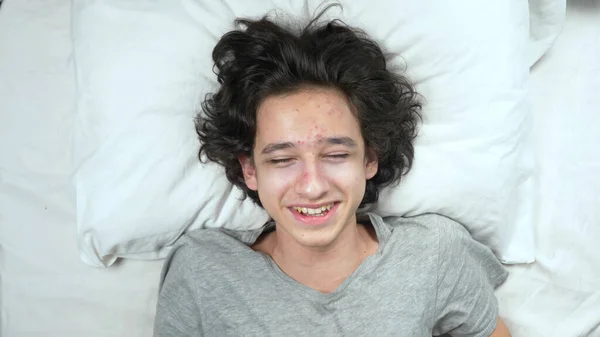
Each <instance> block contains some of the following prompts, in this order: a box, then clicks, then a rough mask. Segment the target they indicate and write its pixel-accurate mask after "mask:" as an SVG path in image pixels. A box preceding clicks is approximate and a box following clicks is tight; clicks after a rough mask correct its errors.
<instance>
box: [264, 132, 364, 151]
mask: <svg viewBox="0 0 600 337" xmlns="http://www.w3.org/2000/svg"><path fill="white" fill-rule="evenodd" d="M326 145H342V146H345V147H349V148H355V147H358V141H357V140H355V139H353V138H352V137H349V136H333V137H317V138H315V139H313V140H301V139H298V140H282V141H275V142H270V143H268V144H265V146H264V147H263V148H262V149H258V150H259V151H261V153H262V154H269V153H273V152H276V151H279V150H284V149H289V148H295V147H314V146H326Z"/></svg>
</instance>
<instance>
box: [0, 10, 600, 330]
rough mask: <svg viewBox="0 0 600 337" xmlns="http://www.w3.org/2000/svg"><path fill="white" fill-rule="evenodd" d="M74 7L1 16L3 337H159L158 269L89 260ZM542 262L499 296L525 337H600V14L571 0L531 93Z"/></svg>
mask: <svg viewBox="0 0 600 337" xmlns="http://www.w3.org/2000/svg"><path fill="white" fill-rule="evenodd" d="M71 5H72V4H71V2H70V1H67V0H53V1H42V0H31V1H18V0H12V1H11V0H7V1H4V3H2V5H1V7H0V335H1V336H6V337H38V336H39V337H42V336H44V337H71V336H72V337H79V336H89V337H96V336H97V337H112V336H114V337H117V336H131V337H135V336H140V337H148V336H151V335H152V325H153V315H154V310H155V305H156V294H157V287H158V276H159V273H160V268H161V265H162V261H161V260H145V261H138V260H132V259H124V260H119V261H117V262H116V263H115V264H114V265H112V266H111V267H110V268H92V267H89V266H87V265H85V264H84V263H82V262H81V260H80V256H79V247H78V243H77V227H76V195H75V190H74V187H73V185H72V175H73V169H72V168H73V163H72V161H73V158H72V153H71V138H72V127H73V124H74V113H75V95H76V85H75V82H74V78H75V74H74V68H73V55H72V45H71V39H70V38H71V36H70V34H71V25H70V24H71ZM529 90H530V101H531V109H532V111H533V117H534V141H535V142H534V143H535V147H536V152H537V155H538V162H539V163H538V176H537V179H538V183H539V189H538V191H537V202H538V213H537V218H536V223H535V239H536V242H537V249H536V252H535V255H536V262H535V263H532V264H523V265H510V266H508V267H507V268H508V269H509V270H510V272H511V276H510V278H509V279H508V281H507V282H506V283H505V284H504V285H503V286H502V287H501V288H499V289H498V291H497V295H498V298H499V302H500V309H501V316H502V317H503V318H504V319H505V321H506V323H507V325H508V326H509V328H510V329H511V331H512V333H513V336H515V337H532V336H533V337H535V336H560V337H570V336H573V337H575V336H600V254H598V253H597V244H596V242H597V241H598V240H599V239H600V208H599V207H598V204H599V203H600V177H598V175H597V171H598V169H600V150H599V149H598V147H597V144H598V143H600V133H598V132H597V130H596V125H598V124H600V115H599V114H598V113H597V112H598V106H600V95H598V93H599V92H600V2H598V1H571V2H569V4H568V7H567V20H566V23H565V26H564V29H563V32H562V34H561V35H560V36H559V38H558V39H557V40H556V42H555V43H554V45H553V46H552V48H551V49H550V50H549V52H548V53H546V55H545V56H544V57H543V58H542V59H541V60H540V61H539V62H538V63H537V64H536V65H535V66H534V67H533V68H532V74H531V78H530V81H529Z"/></svg>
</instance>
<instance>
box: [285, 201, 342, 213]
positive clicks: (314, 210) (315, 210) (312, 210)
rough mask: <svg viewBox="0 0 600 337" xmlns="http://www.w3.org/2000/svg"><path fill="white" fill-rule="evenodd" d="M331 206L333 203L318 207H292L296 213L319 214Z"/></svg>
mask: <svg viewBox="0 0 600 337" xmlns="http://www.w3.org/2000/svg"><path fill="white" fill-rule="evenodd" d="M331 207H333V203H331V204H329V205H325V206H322V207H319V208H306V207H294V209H296V211H298V213H302V214H307V215H319V214H321V213H326V212H327V211H329V210H330V209H331Z"/></svg>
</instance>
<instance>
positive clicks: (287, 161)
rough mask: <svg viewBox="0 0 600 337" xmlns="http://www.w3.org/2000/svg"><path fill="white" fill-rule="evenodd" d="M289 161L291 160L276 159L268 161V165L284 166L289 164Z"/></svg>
mask: <svg viewBox="0 0 600 337" xmlns="http://www.w3.org/2000/svg"><path fill="white" fill-rule="evenodd" d="M291 160H292V158H277V159H271V160H269V163H270V164H273V165H277V164H286V163H289V162H290V161H291Z"/></svg>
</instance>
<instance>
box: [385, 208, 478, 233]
mask: <svg viewBox="0 0 600 337" xmlns="http://www.w3.org/2000/svg"><path fill="white" fill-rule="evenodd" d="M382 220H383V221H384V222H385V223H386V224H387V225H388V226H389V227H390V228H391V229H392V230H393V231H397V230H399V231H402V232H403V233H404V234H405V235H406V234H413V235H423V234H432V235H433V236H436V237H437V236H439V235H444V234H449V233H452V234H454V235H461V236H462V235H467V236H469V232H468V231H467V230H466V229H465V227H464V226H463V225H461V224H460V223H458V222H456V221H454V220H452V219H451V218H449V217H446V216H443V215H440V214H436V213H426V214H422V215H417V216H411V217H399V216H388V217H383V218H382ZM427 237H429V236H427Z"/></svg>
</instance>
